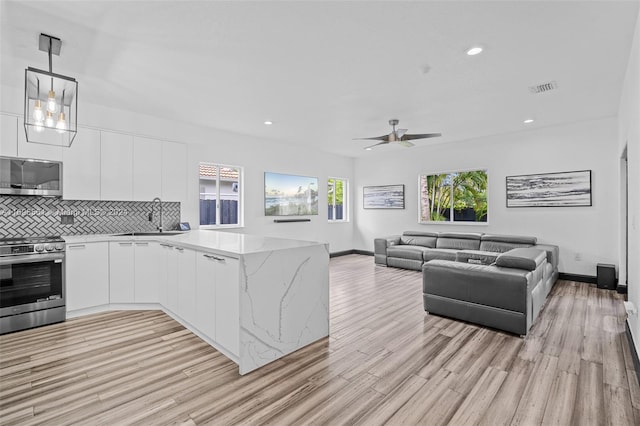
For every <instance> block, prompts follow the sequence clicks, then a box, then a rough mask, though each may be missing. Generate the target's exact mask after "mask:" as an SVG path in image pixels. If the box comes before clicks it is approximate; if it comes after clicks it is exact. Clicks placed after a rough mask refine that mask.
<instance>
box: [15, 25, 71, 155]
mask: <svg viewBox="0 0 640 426" xmlns="http://www.w3.org/2000/svg"><path fill="white" fill-rule="evenodd" d="M61 46H62V41H61V40H60V39H59V38H57V37H52V36H50V35H46V34H40V39H39V49H40V50H41V51H43V52H47V53H48V55H49V71H43V70H39V69H36V68H31V67H28V68H27V69H26V70H25V74H24V75H25V77H24V130H25V132H26V135H27V142H32V143H40V144H46V145H56V146H63V147H69V146H71V144H72V143H73V140H74V139H75V137H76V133H77V130H78V128H77V114H78V102H77V101H78V82H77V81H76V79H75V78H72V77H67V76H64V75H61V74H55V73H54V72H53V70H52V62H53V55H56V56H59V55H60V48H61ZM41 84H42V88H43V90H40V85H41Z"/></svg>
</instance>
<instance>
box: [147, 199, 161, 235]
mask: <svg viewBox="0 0 640 426" xmlns="http://www.w3.org/2000/svg"><path fill="white" fill-rule="evenodd" d="M156 201H157V202H158V203H159V205H160V221H159V224H158V225H157V226H156V229H157V230H158V232H162V200H161V199H160V198H159V197H156V198H154V199H153V200H152V201H151V202H152V203H153V204H152V205H151V213H149V222H152V221H153V212H154V211H155V208H156Z"/></svg>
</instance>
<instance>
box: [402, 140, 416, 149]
mask: <svg viewBox="0 0 640 426" xmlns="http://www.w3.org/2000/svg"><path fill="white" fill-rule="evenodd" d="M398 143H399V144H400V145H402V146H406V147H407V148H411V147H412V146H415V144H413V143H411V142H409V141H398Z"/></svg>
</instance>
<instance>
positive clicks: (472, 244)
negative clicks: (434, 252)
mask: <svg viewBox="0 0 640 426" xmlns="http://www.w3.org/2000/svg"><path fill="white" fill-rule="evenodd" d="M481 236H482V234H478V233H475V232H441V233H440V234H438V242H437V243H436V247H437V248H442V249H454V250H478V249H479V248H480V237H481Z"/></svg>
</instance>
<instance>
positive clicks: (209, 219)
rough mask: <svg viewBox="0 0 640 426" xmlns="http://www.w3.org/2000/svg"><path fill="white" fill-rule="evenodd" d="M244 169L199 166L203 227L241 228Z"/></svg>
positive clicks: (211, 165) (203, 164) (210, 165)
mask: <svg viewBox="0 0 640 426" xmlns="http://www.w3.org/2000/svg"><path fill="white" fill-rule="evenodd" d="M241 177H242V168H241V167H236V166H223V165H219V164H210V163H200V179H199V184H200V225H202V226H207V225H214V226H225V225H229V226H232V225H236V226H238V225H240V226H241V225H242V206H241V200H242V196H241V190H242V181H241Z"/></svg>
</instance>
